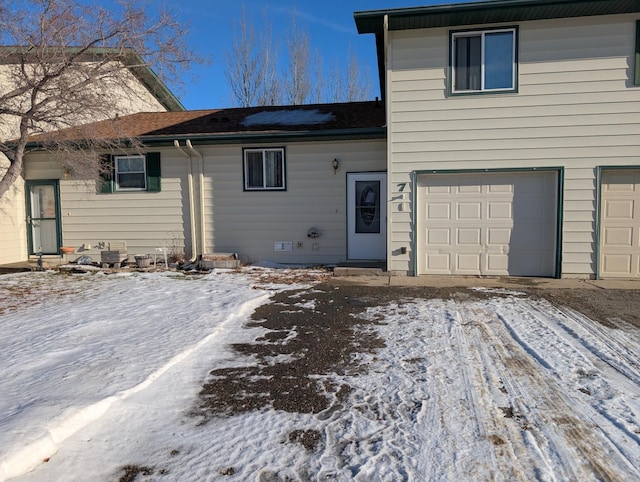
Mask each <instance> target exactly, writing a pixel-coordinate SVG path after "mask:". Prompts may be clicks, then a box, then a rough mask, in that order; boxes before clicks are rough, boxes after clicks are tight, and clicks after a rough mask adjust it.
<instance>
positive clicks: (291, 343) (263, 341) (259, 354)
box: [192, 283, 506, 420]
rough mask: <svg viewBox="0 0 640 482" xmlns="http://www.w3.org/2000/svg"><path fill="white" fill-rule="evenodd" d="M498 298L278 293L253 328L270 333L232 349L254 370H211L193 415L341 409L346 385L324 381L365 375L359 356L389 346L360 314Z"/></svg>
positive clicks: (341, 290)
mask: <svg viewBox="0 0 640 482" xmlns="http://www.w3.org/2000/svg"><path fill="white" fill-rule="evenodd" d="M495 296H506V295H503V294H491V293H485V292H477V291H471V290H464V289H460V288H425V287H421V288H401V287H385V288H380V287H367V286H345V285H340V286H337V285H334V284H332V283H325V284H320V285H316V286H315V287H314V288H312V289H303V290H292V291H287V292H283V293H278V294H276V295H274V297H273V299H272V302H271V303H269V304H266V305H263V306H261V307H259V308H258V309H257V310H256V311H255V313H254V314H253V316H252V320H253V321H252V322H251V323H250V326H253V327H263V328H266V329H268V330H269V331H268V332H267V333H266V334H265V335H264V336H262V337H260V338H258V339H256V340H255V341H254V342H253V343H247V344H236V345H233V346H232V348H233V349H234V350H235V351H236V352H238V353H241V354H243V355H248V356H251V357H253V359H254V360H255V364H252V365H248V366H238V367H232V368H220V369H216V370H212V371H211V372H210V374H209V378H208V380H207V381H206V383H205V384H204V386H203V387H202V390H201V392H200V397H199V405H198V406H197V407H196V408H195V409H194V410H193V411H192V415H194V416H199V417H203V419H204V420H206V419H207V418H209V417H212V416H216V415H234V414H237V413H243V412H248V411H255V410H260V409H263V408H267V407H269V408H274V409H276V410H283V411H287V412H293V413H318V412H321V411H323V410H326V409H327V408H329V407H330V406H331V405H333V404H340V403H341V402H342V401H343V400H344V399H345V398H346V397H347V395H348V394H349V393H350V391H351V388H350V387H349V386H346V385H339V386H337V385H334V384H332V383H329V382H322V383H321V382H319V381H318V377H319V376H322V375H325V374H328V373H338V374H346V373H355V372H357V371H358V370H366V367H363V366H361V365H360V364H359V362H357V361H356V360H357V358H356V357H354V356H353V355H354V354H356V353H368V352H373V351H375V350H376V349H378V348H380V347H382V346H384V340H382V339H380V338H379V337H378V336H377V335H376V334H375V332H374V331H373V330H367V329H366V326H367V325H370V324H372V323H376V322H377V321H376V320H367V319H364V318H363V317H361V316H358V315H361V314H362V313H364V312H365V310H367V309H368V308H369V307H374V306H380V305H385V304H388V303H391V302H399V303H402V302H403V301H410V300H412V299H414V298H423V299H431V298H440V299H458V300H469V299H487V298H490V297H495Z"/></svg>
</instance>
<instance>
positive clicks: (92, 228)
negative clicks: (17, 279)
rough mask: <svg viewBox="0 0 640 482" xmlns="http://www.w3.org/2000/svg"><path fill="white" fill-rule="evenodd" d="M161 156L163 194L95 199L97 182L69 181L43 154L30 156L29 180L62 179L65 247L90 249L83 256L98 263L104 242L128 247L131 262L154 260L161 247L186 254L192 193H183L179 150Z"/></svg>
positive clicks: (100, 195)
mask: <svg viewBox="0 0 640 482" xmlns="http://www.w3.org/2000/svg"><path fill="white" fill-rule="evenodd" d="M160 151H161V172H162V181H161V182H162V190H161V192H114V193H104V194H103V193H96V189H95V184H94V183H93V182H92V181H90V182H87V181H78V180H71V179H64V176H62V172H60V170H59V168H58V167H57V166H56V165H55V164H54V163H52V162H51V161H49V160H48V158H47V156H46V155H45V154H43V153H39V154H30V155H29V157H28V163H27V171H26V175H27V179H29V180H36V179H60V205H61V212H62V240H63V245H64V246H74V247H76V248H79V247H81V246H82V245H84V244H90V245H91V249H90V250H86V251H82V252H79V254H86V255H89V256H91V257H92V258H93V259H94V261H99V260H100V249H99V248H98V243H99V242H104V243H106V244H108V243H109V242H121V241H124V242H126V244H127V251H128V253H129V255H130V256H131V257H132V256H133V255H135V254H154V253H155V252H156V248H159V247H168V248H172V249H173V247H174V246H176V248H175V249H177V250H178V251H182V250H183V249H184V244H185V236H184V233H185V232H188V231H186V230H187V229H188V219H189V217H188V211H186V209H187V208H186V207H185V205H186V204H187V203H188V199H187V198H186V196H187V191H186V189H185V190H184V192H183V190H182V186H183V185H184V186H186V168H185V162H184V159H183V158H180V157H178V155H177V153H176V151H175V150H174V149H171V150H160ZM183 196H184V197H183ZM185 219H186V221H185ZM187 249H188V246H187Z"/></svg>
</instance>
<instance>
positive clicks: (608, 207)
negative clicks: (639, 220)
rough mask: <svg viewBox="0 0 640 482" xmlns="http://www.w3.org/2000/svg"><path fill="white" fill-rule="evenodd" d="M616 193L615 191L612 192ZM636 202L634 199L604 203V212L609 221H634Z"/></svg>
mask: <svg viewBox="0 0 640 482" xmlns="http://www.w3.org/2000/svg"><path fill="white" fill-rule="evenodd" d="M610 192H615V191H610ZM634 208H635V202H634V200H633V199H622V200H620V201H611V200H606V201H605V202H604V211H605V215H606V217H607V219H609V220H613V219H619V220H630V219H633V213H634V211H635V209H634Z"/></svg>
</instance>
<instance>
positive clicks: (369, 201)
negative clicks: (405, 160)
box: [347, 172, 387, 260]
mask: <svg viewBox="0 0 640 482" xmlns="http://www.w3.org/2000/svg"><path fill="white" fill-rule="evenodd" d="M347 229H348V235H349V239H348V246H347V250H348V252H347V257H348V258H349V259H354V260H355V259H371V260H374V259H375V260H382V259H386V257H387V174H386V173H384V172H372V173H357V174H348V175H347Z"/></svg>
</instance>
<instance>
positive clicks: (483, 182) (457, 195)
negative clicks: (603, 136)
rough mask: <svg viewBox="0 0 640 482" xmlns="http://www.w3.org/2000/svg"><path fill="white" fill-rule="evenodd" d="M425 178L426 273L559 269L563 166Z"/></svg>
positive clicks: (421, 268)
mask: <svg viewBox="0 0 640 482" xmlns="http://www.w3.org/2000/svg"><path fill="white" fill-rule="evenodd" d="M418 179H419V181H418V212H417V216H418V223H417V225H418V236H417V243H418V244H417V245H418V253H417V254H418V273H419V274H458V275H511V276H554V275H555V267H556V261H555V258H556V232H557V205H558V201H557V197H558V195H557V191H558V174H557V172H556V171H541V172H530V171H527V172H505V173H472V174H425V175H421V176H420V177H419V178H418Z"/></svg>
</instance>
